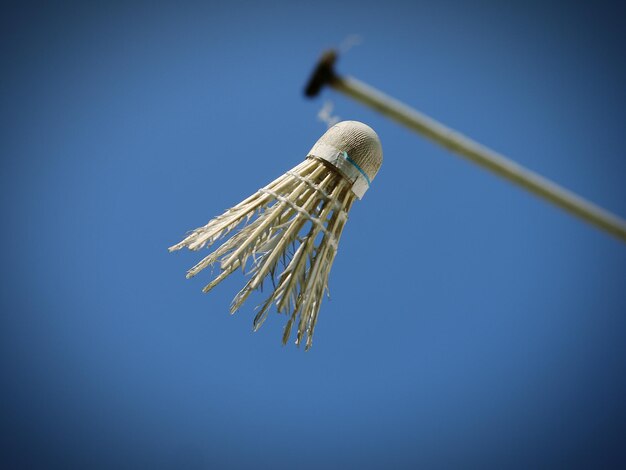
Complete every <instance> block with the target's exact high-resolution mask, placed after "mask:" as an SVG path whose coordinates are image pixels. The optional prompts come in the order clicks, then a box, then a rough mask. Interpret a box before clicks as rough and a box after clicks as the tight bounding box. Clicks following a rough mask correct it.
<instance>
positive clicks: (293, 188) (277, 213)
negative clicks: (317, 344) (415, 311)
mask: <svg viewBox="0 0 626 470" xmlns="http://www.w3.org/2000/svg"><path fill="white" fill-rule="evenodd" d="M381 164H382V148H381V145H380V140H379V139H378V136H377V135H376V133H375V132H374V131H373V130H372V129H371V128H370V127H369V126H366V125H365V124H363V123H360V122H357V121H343V122H340V123H338V124H335V125H334V126H333V127H331V128H330V129H328V131H326V133H325V134H324V135H323V136H322V137H321V138H320V139H319V140H318V141H317V142H316V144H315V145H314V146H313V148H312V149H311V150H310V152H309V153H308V155H307V158H306V159H305V160H304V161H303V162H302V163H300V164H299V165H298V166H296V167H295V168H293V169H292V170H290V171H288V172H287V173H285V174H283V175H282V176H280V177H279V178H277V179H276V180H274V181H272V182H271V183H270V184H268V185H267V186H265V187H264V188H262V189H260V190H259V191H257V192H256V193H255V194H253V195H252V196H250V197H249V198H247V199H246V200H244V201H243V202H241V203H239V204H237V205H236V206H234V207H232V208H231V209H228V210H227V211H226V212H225V213H224V214H222V215H220V216H218V217H216V218H214V219H212V220H211V221H209V223H208V224H206V225H205V226H203V227H199V228H197V229H195V230H193V231H192V232H191V234H190V235H189V236H187V237H186V238H185V239H184V240H183V241H181V242H180V243H178V244H176V245H174V246H172V247H170V248H169V250H170V251H175V250H179V249H181V248H183V247H187V248H189V249H190V250H199V249H200V248H203V247H207V248H210V247H211V246H212V245H213V244H214V243H215V242H216V241H217V240H220V239H222V238H224V237H229V238H228V239H227V240H226V241H224V242H223V243H222V244H221V246H219V247H218V248H217V249H215V250H214V251H213V252H212V253H211V254H209V255H208V256H206V257H205V258H204V259H203V260H202V261H200V262H199V263H198V264H196V265H195V266H194V267H193V268H191V269H190V270H189V271H188V273H187V277H188V278H190V277H193V276H195V275H196V274H198V273H199V272H200V271H202V270H203V269H204V268H206V267H207V266H213V265H215V264H217V265H219V268H220V273H219V274H218V275H217V276H216V277H215V278H214V279H213V280H212V281H211V282H210V283H209V284H207V285H206V287H205V288H204V289H203V290H204V292H208V291H210V290H211V289H213V288H214V287H215V286H216V285H217V284H219V283H220V282H221V281H222V280H224V279H225V278H226V277H227V276H228V275H230V274H232V273H233V272H234V271H236V270H237V269H239V268H241V269H242V270H244V272H246V273H247V275H248V276H249V277H250V279H249V281H248V283H247V284H246V285H245V286H244V287H243V289H241V291H239V293H238V294H237V295H236V296H235V298H234V299H233V302H232V305H231V313H234V312H235V311H236V310H237V309H239V307H240V306H241V305H242V303H243V302H244V301H245V300H246V299H247V298H248V296H249V295H250V293H251V292H252V291H254V290H255V289H258V288H260V287H262V285H263V281H264V280H265V279H267V278H270V279H271V281H272V284H273V290H272V292H271V294H270V296H269V297H268V298H267V299H266V300H265V302H264V303H263V304H262V305H260V306H259V311H258V313H257V315H256V317H255V318H254V330H255V331H256V330H257V329H258V328H259V327H260V326H261V325H262V324H263V322H264V321H265V319H266V318H267V315H268V312H269V311H270V309H271V307H272V305H274V306H275V307H276V309H277V311H278V312H279V313H284V314H286V315H287V317H288V320H287V324H286V325H285V330H284V333H283V344H285V343H286V342H287V341H288V339H289V337H290V335H291V330H292V327H293V326H294V324H296V323H297V333H296V344H298V345H299V344H301V343H302V341H303V339H304V338H306V349H308V348H309V347H310V346H311V342H312V339H313V332H314V330H315V324H316V322H317V315H318V312H319V309H320V304H321V302H322V298H323V294H324V292H325V291H326V290H327V289H328V287H327V284H328V275H329V272H330V268H331V266H332V263H333V260H334V258H335V255H336V253H337V247H338V244H339V238H340V237H341V232H342V230H343V228H344V225H345V223H346V221H347V218H348V211H349V210H350V207H351V206H352V203H353V202H354V200H355V199H356V198H359V199H360V198H361V197H362V196H363V194H364V193H365V191H366V190H367V189H368V187H369V184H370V182H371V181H372V180H373V179H374V176H376V173H377V172H378V170H379V168H380V166H381Z"/></svg>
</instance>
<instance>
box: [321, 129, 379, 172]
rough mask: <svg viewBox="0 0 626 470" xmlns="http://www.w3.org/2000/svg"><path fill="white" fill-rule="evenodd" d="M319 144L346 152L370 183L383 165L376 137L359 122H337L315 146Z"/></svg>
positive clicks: (372, 131)
mask: <svg viewBox="0 0 626 470" xmlns="http://www.w3.org/2000/svg"><path fill="white" fill-rule="evenodd" d="M319 144H321V145H329V146H331V147H334V148H336V149H337V150H339V151H342V152H346V153H347V154H348V156H349V157H350V159H351V160H352V161H353V163H355V164H356V165H358V166H359V168H361V169H362V170H363V171H364V172H365V173H366V174H367V177H368V178H369V180H370V181H371V180H373V179H374V177H375V176H376V173H378V170H379V169H380V166H381V165H382V163H383V148H382V145H381V144H380V139H379V138H378V135H377V134H376V132H374V129H372V128H371V127H370V126H368V125H366V124H363V123H362V122H359V121H341V122H338V123H337V124H335V125H334V126H333V127H331V128H330V129H328V130H327V131H326V133H324V135H323V136H322V137H320V138H319V140H318V141H317V143H316V144H315V145H316V146H317V145H319ZM313 148H314V149H315V146H314V147H313Z"/></svg>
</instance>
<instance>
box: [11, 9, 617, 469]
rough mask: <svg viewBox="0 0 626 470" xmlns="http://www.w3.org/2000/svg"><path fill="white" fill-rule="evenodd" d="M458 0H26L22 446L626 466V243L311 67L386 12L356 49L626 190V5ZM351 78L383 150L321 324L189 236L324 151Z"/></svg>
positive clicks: (585, 189)
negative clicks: (232, 307) (309, 91)
mask: <svg viewBox="0 0 626 470" xmlns="http://www.w3.org/2000/svg"><path fill="white" fill-rule="evenodd" d="M87 3H89V2H87ZM434 3H435V2H432V3H430V2H424V3H419V2H416V3H409V2H404V3H403V2H400V3H396V2H372V3H368V2H355V3H349V2H315V3H314V4H310V5H307V6H305V5H300V4H293V3H291V2H273V3H267V4H261V3H256V2H247V3H237V2H220V3H218V2H205V3H186V4H181V5H173V4H169V5H168V4H157V3H145V4H143V3H132V4H130V5H125V4H123V3H121V2H120V3H118V4H111V5H108V6H99V7H95V6H93V5H91V6H88V5H85V4H83V3H76V4H63V5H62V6H61V5H57V6H47V7H43V6H35V5H30V6H28V5H24V4H23V3H22V4H21V6H19V7H18V6H15V7H4V9H3V11H2V14H1V15H0V18H1V19H0V23H1V31H2V33H1V34H2V38H1V39H2V41H1V42H0V48H1V49H0V50H1V51H2V52H1V57H2V75H1V77H0V83H1V84H2V87H1V91H0V93H1V95H0V96H1V108H0V112H1V115H0V119H1V123H0V124H1V125H0V135H1V139H0V149H1V156H2V158H1V163H0V165H1V167H0V168H1V169H0V195H1V199H0V203H1V209H2V235H1V242H2V248H3V250H2V251H3V255H2V263H1V264H0V269H1V275H2V278H1V281H2V282H1V283H0V302H1V318H2V325H1V338H0V352H1V355H0V358H1V359H0V360H1V372H2V374H1V377H2V384H1V387H2V388H1V390H2V396H1V400H0V410H1V413H2V415H1V416H2V431H3V438H2V447H1V449H2V455H1V458H2V463H3V464H4V465H5V467H6V466H10V467H13V468H19V467H46V468H51V467H56V466H62V467H65V468H70V467H75V468H90V467H92V468H93V467H108V468H126V467H135V468H136V467H137V466H140V467H143V468H245V467H251V466H253V465H254V466H256V467H259V468H272V469H280V468H298V467H299V468H313V467H317V468H415V467H416V466H421V467H424V468H467V467H473V468H512V467H520V468H530V467H534V468H537V467H554V466H557V465H567V466H569V467H570V468H571V467H575V466H578V465H581V466H587V467H589V468H591V467H597V466H598V465H602V464H605V465H606V464H613V465H615V466H617V465H618V464H619V463H621V464H622V465H626V452H625V451H624V450H623V447H622V444H623V442H624V441H625V440H626V425H625V423H626V404H625V403H626V401H625V399H624V397H625V396H626V380H625V372H626V341H625V340H624V332H625V331H626V330H625V328H626V292H625V288H626V283H625V280H626V247H625V246H624V244H623V243H620V242H619V241H617V240H616V239H614V238H611V237H610V236H607V235H605V234H604V233H601V232H600V231H598V230H596V229H595V228H593V227H590V226H587V225H585V224H583V223H581V222H579V221H578V220H576V219H574V218H573V217H571V216H569V215H567V214H564V213H562V212H561V211H559V210H557V209H555V208H553V207H552V206H549V205H547V204H546V203H544V202H542V201H540V200H538V199H537V198H535V197H534V196H531V195H528V194H526V193H525V192H523V191H521V190H520V189H517V188H515V187H512V186H511V185H510V184H509V183H507V182H504V181H502V180H500V179H498V178H497V177H495V176H493V175H491V174H488V173H486V172H484V171H483V170H481V169H479V168H476V167H474V166H473V165H471V164H469V163H467V162H465V161H462V160H459V159H458V158H457V157H455V156H453V155H451V154H449V153H448V152H447V151H445V150H443V149H441V148H438V147H436V146H434V145H432V144H430V143H429V142H426V141H424V140H422V139H420V138H418V137H417V136H415V135H413V134H411V133H410V132H408V131H407V130H405V129H403V128H401V127H399V126H397V125H396V124H394V123H392V122H390V121H388V120H386V118H384V117H382V116H380V115H377V114H376V113H374V112H372V111H370V110H368V109H365V108H363V107H361V106H360V105H358V104H356V103H353V102H351V101H349V100H348V99H346V98H343V97H342V96H339V95H337V94H336V93H333V92H332V91H330V90H326V91H325V92H324V93H323V95H322V97H321V98H319V99H317V100H316V101H307V100H306V99H305V98H304V97H303V96H302V89H303V87H304V84H305V82H306V80H307V78H308V75H309V73H310V71H311V69H312V68H313V65H314V63H315V61H316V60H317V57H318V56H319V54H320V53H321V52H322V51H323V50H324V49H325V48H327V47H330V46H336V45H338V44H340V43H341V42H342V40H343V39H344V38H346V37H347V36H348V35H349V34H353V33H356V34H359V35H361V36H362V38H363V39H364V42H363V44H361V45H359V46H357V47H354V48H352V49H351V50H350V51H349V52H348V53H347V54H345V55H343V56H342V57H341V59H340V62H339V64H338V70H339V71H340V72H344V73H347V74H350V75H353V76H356V77H358V78H360V79H361V80H363V81H365V82H367V83H369V84H371V85H373V86H375V87H378V88H380V89H381V90H383V91H385V92H387V93H389V94H391V95H393V96H395V97H396V98H398V99H400V100H402V101H404V102H406V103H408V104H411V105H413V106H415V107H417V108H418V109H420V110H421V111H423V112H425V113H427V114H429V115H431V116H433V117H435V118H436V119H438V120H440V121H442V122H444V123H446V124H447V125H449V126H451V127H453V128H455V129H457V130H459V131H461V132H463V133H465V134H467V135H469V136H471V137H472V138H474V139H476V140H478V141H479V142H482V143H484V144H486V145H488V146H490V147H492V148H494V149H496V150H498V151H500V152H502V153H504V154H505V155H508V156H509V157H511V158H513V159H514V160H516V161H517V162H519V163H521V164H523V165H525V166H527V167H529V168H531V169H534V170H536V171H538V172H540V173H541V174H543V175H545V176H548V177H550V178H553V179H554V180H556V181H558V182H559V183H561V184H563V185H564V186H566V187H568V188H570V189H572V190H574V191H576V192H578V193H580V194H581V195H584V196H585V197H587V198H589V199H590V200H592V201H594V202H596V203H598V204H600V205H602V206H604V207H606V208H607V209H609V210H611V211H614V212H615V213H618V214H621V215H622V216H624V215H626V197H625V196H626V184H625V182H626V160H625V158H624V148H625V147H626V132H625V131H624V122H625V119H626V111H625V110H626V93H625V88H624V83H626V70H625V68H624V56H623V44H625V43H626V37H625V36H626V33H625V30H624V27H623V12H622V11H620V9H619V8H618V7H616V6H614V5H612V4H610V3H604V4H602V3H598V2H594V3H593V4H592V3H589V4H588V5H587V6H572V5H569V4H568V3H563V4H559V3H552V4H551V5H544V4H543V3H544V2H530V3H529V2H477V3H470V2H458V3H451V2H444V3H437V5H434ZM324 99H332V101H333V102H334V104H335V113H336V114H338V115H339V116H341V118H343V119H356V120H361V121H364V122H366V123H368V124H369V125H371V126H372V127H373V128H374V129H376V131H377V132H378V134H379V136H380V138H381V141H382V144H383V149H384V155H385V161H384V163H383V166H382V169H381V171H380V173H379V174H378V176H377V178H376V180H375V181H374V183H373V186H372V188H371V189H370V191H369V192H368V193H367V194H366V196H365V197H364V199H363V200H362V201H360V202H357V203H356V204H355V206H354V207H353V209H352V211H351V213H350V220H349V222H348V224H347V226H346V229H345V232H344V235H343V238H342V241H341V245H340V249H339V254H338V256H337V258H336V261H335V264H334V267H333V270H332V272H331V276H330V289H331V295H332V299H331V300H330V301H328V300H325V301H324V303H323V305H322V310H321V312H320V317H319V322H318V326H317V329H316V335H315V342H314V345H313V348H312V350H311V351H309V352H307V353H305V352H304V350H303V349H298V348H296V347H295V346H294V345H293V344H289V345H288V346H287V347H282V346H281V344H280V337H281V333H282V326H283V324H284V318H282V317H279V316H277V315H272V316H270V317H269V319H268V321H267V322H266V324H265V325H264V326H263V328H262V329H261V330H260V331H259V332H258V333H254V334H253V333H252V331H251V322H252V317H253V307H254V305H255V304H256V303H258V302H260V301H261V300H262V299H263V298H264V297H262V296H256V297H254V298H252V299H250V300H249V301H248V303H247V304H246V306H245V307H244V308H243V309H242V310H241V311H240V312H239V313H237V314H236V315H235V316H229V315H228V313H227V312H228V306H229V303H230V300H231V298H232V297H233V295H234V294H235V293H236V292H237V290H238V289H239V287H240V286H242V285H243V282H244V279H243V278H242V276H241V275H240V273H237V274H235V275H234V276H232V279H230V280H229V281H228V282H225V283H224V284H223V285H221V286H220V287H219V288H218V289H216V290H215V291H214V292H212V293H211V294H209V295H206V296H205V295H203V294H202V293H201V291H200V290H201V287H202V286H203V285H204V284H205V283H206V282H207V280H208V273H203V275H200V276H198V277H197V278H196V279H194V280H192V281H187V280H185V277H184V274H185V271H186V269H187V268H189V267H191V266H192V265H193V264H195V262H196V261H197V260H198V259H199V257H200V254H199V253H189V252H186V251H185V252H181V253H177V254H169V253H168V252H167V250H166V248H167V247H168V246H170V245H171V244H173V243H175V242H177V241H179V240H180V238H181V237H182V236H183V235H184V233H185V232H186V231H187V230H189V229H192V228H194V227H197V226H199V225H203V224H205V223H206V222H207V221H208V220H209V219H210V218H212V217H213V216H215V215H218V214H220V213H221V212H222V211H223V210H224V209H226V208H227V207H230V206H232V205H234V204H236V203H237V202H239V201H240V200H242V199H243V198H244V197H246V196H248V195H249V194H250V193H252V192H253V191H255V190H256V189H257V188H259V187H261V186H263V185H265V184H266V183H267V182H269V181H270V180H272V179H274V178H275V177H277V176H278V175H280V174H282V173H284V172H285V171H286V170H288V169H289V168H291V167H293V166H295V165H296V164H297V163H299V162H300V161H301V160H302V159H303V158H304V156H305V155H306V152H307V151H308V150H309V149H310V147H311V146H312V145H313V143H314V142H315V141H316V140H317V138H318V137H319V136H320V135H321V134H322V133H323V132H324V130H325V125H324V124H323V123H321V122H320V121H319V120H317V118H316V115H317V112H318V111H319V109H320V108H321V106H322V104H323V102H324Z"/></svg>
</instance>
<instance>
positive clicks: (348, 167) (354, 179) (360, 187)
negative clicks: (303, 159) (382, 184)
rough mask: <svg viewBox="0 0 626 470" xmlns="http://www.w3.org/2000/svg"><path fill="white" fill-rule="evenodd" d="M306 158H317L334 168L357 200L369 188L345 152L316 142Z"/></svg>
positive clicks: (368, 180) (364, 175)
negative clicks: (346, 181) (345, 181)
mask: <svg viewBox="0 0 626 470" xmlns="http://www.w3.org/2000/svg"><path fill="white" fill-rule="evenodd" d="M307 158H319V159H320V160H325V161H327V162H328V163H330V164H331V165H332V166H334V167H335V168H336V169H337V170H338V171H339V173H341V175H342V176H343V177H344V178H346V179H347V180H348V181H349V182H350V183H352V192H353V193H354V194H355V195H356V197H358V198H359V199H361V198H362V197H363V195H364V194H365V191H367V190H368V189H369V187H370V179H369V177H368V176H367V174H366V173H365V171H363V169H362V168H361V167H360V166H359V165H358V164H357V163H356V162H355V161H354V160H352V158H350V155H348V153H347V152H346V151H343V150H339V149H338V148H336V147H333V146H332V145H328V144H325V143H321V142H318V143H316V144H315V145H314V146H313V148H312V149H311V151H310V152H309V154H308V156H307Z"/></svg>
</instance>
